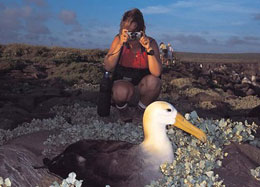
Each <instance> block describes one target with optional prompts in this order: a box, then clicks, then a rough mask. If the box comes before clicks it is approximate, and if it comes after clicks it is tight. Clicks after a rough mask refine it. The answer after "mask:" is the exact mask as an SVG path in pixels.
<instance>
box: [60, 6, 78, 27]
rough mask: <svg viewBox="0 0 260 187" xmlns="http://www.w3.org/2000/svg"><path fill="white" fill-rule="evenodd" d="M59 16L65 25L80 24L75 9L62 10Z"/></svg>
mask: <svg viewBox="0 0 260 187" xmlns="http://www.w3.org/2000/svg"><path fill="white" fill-rule="evenodd" d="M58 17H59V19H60V20H61V21H62V22H63V23H64V24H65V25H78V24H79V23H78V21H77V15H76V13H75V12H73V11H69V10H62V11H61V12H60V14H59V16H58Z"/></svg>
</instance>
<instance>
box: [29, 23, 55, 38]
mask: <svg viewBox="0 0 260 187" xmlns="http://www.w3.org/2000/svg"><path fill="white" fill-rule="evenodd" d="M26 30H27V31H28V32H29V33H31V34H38V35H39V34H50V33H51V32H50V30H49V28H48V27H46V26H45V25H43V24H39V22H38V21H31V22H27V23H26Z"/></svg>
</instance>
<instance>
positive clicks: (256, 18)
mask: <svg viewBox="0 0 260 187" xmlns="http://www.w3.org/2000/svg"><path fill="white" fill-rule="evenodd" d="M253 19H254V20H257V21H260V13H257V14H255V15H254V18H253Z"/></svg>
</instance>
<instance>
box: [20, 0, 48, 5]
mask: <svg viewBox="0 0 260 187" xmlns="http://www.w3.org/2000/svg"><path fill="white" fill-rule="evenodd" d="M24 1H25V2H27V3H34V4H36V5H38V6H45V5H47V3H46V1H45V0H24Z"/></svg>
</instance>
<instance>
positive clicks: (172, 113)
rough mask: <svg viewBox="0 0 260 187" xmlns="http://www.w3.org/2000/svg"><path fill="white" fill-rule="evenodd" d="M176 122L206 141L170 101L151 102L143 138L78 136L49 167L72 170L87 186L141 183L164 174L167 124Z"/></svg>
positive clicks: (168, 157) (169, 156) (62, 172)
mask: <svg viewBox="0 0 260 187" xmlns="http://www.w3.org/2000/svg"><path fill="white" fill-rule="evenodd" d="M167 125H171V126H173V125H174V126H176V127H178V128H181V129H183V130H184V131H186V132H188V133H190V134H192V135H194V136H195V137H197V138H198V139H200V140H201V141H203V142H205V141H206V135H205V133H204V132H203V131H201V130H200V129H198V128H197V127H195V126H193V125H192V124H191V123H189V122H188V121H187V120H186V119H185V118H184V117H183V116H182V115H180V114H179V113H178V112H177V110H176V109H175V108H174V107H173V106H172V105H171V104H169V103H167V102H164V101H156V102H154V103H152V104H150V105H149V106H148V107H147V108H146V110H145V112H144V116H143V130H144V141H143V142H142V143H141V144H138V145H135V144H131V143H128V142H122V141H104V140H81V141H78V142H76V143H73V144H71V145H70V146H68V147H67V148H66V149H65V151H64V152H62V153H61V154H60V155H58V156H56V157H55V158H53V159H52V160H50V159H48V158H45V159H44V164H45V165H46V166H47V167H48V169H49V171H50V172H52V173H55V174H57V175H59V176H61V177H63V178H67V176H68V174H69V173H70V172H75V173H76V175H77V179H80V180H83V186H87V187H91V186H93V187H99V186H102V187H104V186H105V185H110V186H111V187H122V186H124V187H139V186H140V187H141V186H142V187H143V186H145V185H147V184H150V182H151V181H152V180H158V179H159V178H161V177H163V175H162V173H161V171H160V165H161V164H163V163H165V162H168V163H172V162H173V160H174V154H173V147H172V143H171V141H170V140H169V138H168V137H167V134H166V126H167Z"/></svg>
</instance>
